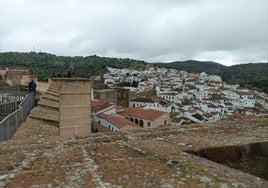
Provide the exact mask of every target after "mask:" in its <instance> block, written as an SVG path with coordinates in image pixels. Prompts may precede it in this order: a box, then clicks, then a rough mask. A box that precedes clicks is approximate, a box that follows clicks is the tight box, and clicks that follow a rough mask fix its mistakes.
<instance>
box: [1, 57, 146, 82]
mask: <svg viewBox="0 0 268 188" xmlns="http://www.w3.org/2000/svg"><path fill="white" fill-rule="evenodd" d="M71 63H72V64H73V65H74V67H75V69H76V73H77V76H79V77H85V78H88V77H90V76H93V75H97V74H99V73H100V72H104V71H105V70H106V68H107V67H116V68H133V69H143V68H145V67H146V65H147V63H146V62H144V61H137V60H132V59H122V58H106V57H98V56H95V55H93V56H87V57H82V56H76V57H67V56H56V55H53V54H48V53H35V52H30V53H18V52H6V53H0V67H1V68H5V67H25V68H29V70H30V74H34V75H37V76H38V79H39V80H41V81H45V80H47V78H48V77H50V76H51V75H52V73H53V72H59V73H61V74H65V73H66V70H67V69H68V68H69V66H70V64H71Z"/></svg>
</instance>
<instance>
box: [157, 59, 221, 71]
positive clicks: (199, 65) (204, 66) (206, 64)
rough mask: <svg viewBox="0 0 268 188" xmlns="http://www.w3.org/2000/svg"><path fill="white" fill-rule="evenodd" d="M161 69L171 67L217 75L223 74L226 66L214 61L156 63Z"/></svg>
mask: <svg viewBox="0 0 268 188" xmlns="http://www.w3.org/2000/svg"><path fill="white" fill-rule="evenodd" d="M155 64H156V65H157V66H159V67H169V68H172V69H177V70H184V71H187V72H195V73H199V72H206V73H207V74H216V73H219V72H221V70H223V69H224V68H225V67H226V66H224V65H222V64H219V63H215V62H212V61H196V60H188V61H175V62H171V63H155Z"/></svg>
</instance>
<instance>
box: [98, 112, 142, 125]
mask: <svg viewBox="0 0 268 188" xmlns="http://www.w3.org/2000/svg"><path fill="white" fill-rule="evenodd" d="M98 117H100V118H103V119H106V120H107V121H108V122H110V123H111V124H113V125H114V126H116V127H117V128H118V129H121V128H123V127H125V126H134V127H136V128H139V127H140V126H138V125H137V124H135V123H133V122H132V121H130V120H128V119H125V117H123V116H120V115H117V114H115V115H107V114H99V115H98Z"/></svg>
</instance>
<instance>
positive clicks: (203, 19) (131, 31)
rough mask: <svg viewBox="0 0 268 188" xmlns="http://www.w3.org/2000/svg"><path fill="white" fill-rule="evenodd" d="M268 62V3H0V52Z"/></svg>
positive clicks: (126, 0) (27, 0)
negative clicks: (41, 52)
mask: <svg viewBox="0 0 268 188" xmlns="http://www.w3.org/2000/svg"><path fill="white" fill-rule="evenodd" d="M33 50H35V51H36V52H39V51H43V52H48V53H53V54H56V55H67V56H89V55H93V54H96V55H98V56H108V57H128V58H132V59H138V60H145V61H147V62H171V61H176V60H188V59H196V60H211V61H216V62H219V63H222V64H225V65H232V64H238V63H248V62H260V61H266V62H267V61H268V0H0V51H1V52H7V51H19V52H29V51H33Z"/></svg>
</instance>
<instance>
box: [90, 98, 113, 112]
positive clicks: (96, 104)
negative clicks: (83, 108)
mask: <svg viewBox="0 0 268 188" xmlns="http://www.w3.org/2000/svg"><path fill="white" fill-rule="evenodd" d="M108 106H109V105H108V103H107V102H106V101H99V100H94V101H91V107H92V111H93V112H97V111H100V110H102V109H104V108H107V107H108Z"/></svg>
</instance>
